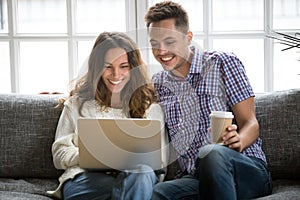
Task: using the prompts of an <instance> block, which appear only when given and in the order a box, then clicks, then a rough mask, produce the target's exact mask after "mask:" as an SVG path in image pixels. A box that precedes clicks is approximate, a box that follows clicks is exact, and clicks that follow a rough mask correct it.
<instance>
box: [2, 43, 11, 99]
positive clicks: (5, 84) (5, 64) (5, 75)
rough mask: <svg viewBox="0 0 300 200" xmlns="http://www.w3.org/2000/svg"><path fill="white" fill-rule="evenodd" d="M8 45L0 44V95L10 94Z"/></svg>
mask: <svg viewBox="0 0 300 200" xmlns="http://www.w3.org/2000/svg"><path fill="white" fill-rule="evenodd" d="M9 66H10V63H9V44H8V42H0V93H10V92H11V84H10V67H9Z"/></svg>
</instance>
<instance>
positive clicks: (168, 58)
mask: <svg viewBox="0 0 300 200" xmlns="http://www.w3.org/2000/svg"><path fill="white" fill-rule="evenodd" d="M161 59H162V61H170V60H171V59H172V56H170V57H163V58H161Z"/></svg>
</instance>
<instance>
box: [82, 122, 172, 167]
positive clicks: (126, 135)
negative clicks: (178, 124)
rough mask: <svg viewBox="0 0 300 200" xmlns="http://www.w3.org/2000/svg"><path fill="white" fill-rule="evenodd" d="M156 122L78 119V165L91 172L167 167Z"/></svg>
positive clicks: (165, 142)
mask: <svg viewBox="0 0 300 200" xmlns="http://www.w3.org/2000/svg"><path fill="white" fill-rule="evenodd" d="M162 128H163V127H162V126H161V123H160V121H159V120H150V119H136V118H127V119H95V118H80V119H78V147H79V165H80V167H81V168H84V169H91V170H110V169H114V170H120V171H123V170H126V169H127V170H128V169H132V168H134V166H135V165H138V164H146V165H149V166H151V167H152V169H154V170H159V169H162V168H164V167H166V166H167V164H168V160H167V159H168V153H169V152H168V146H169V143H168V137H167V136H166V135H165V134H166V133H165V134H162V133H163V131H161V130H162Z"/></svg>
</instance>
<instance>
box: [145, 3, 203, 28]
mask: <svg viewBox="0 0 300 200" xmlns="http://www.w3.org/2000/svg"><path fill="white" fill-rule="evenodd" d="M158 2H162V0H149V1H148V7H151V6H153V5H154V4H156V3H158ZM176 2H177V3H179V4H180V5H182V7H183V8H184V9H185V10H186V11H187V13H188V16H189V22H190V30H191V31H193V32H194V33H196V32H203V0H178V1H176Z"/></svg>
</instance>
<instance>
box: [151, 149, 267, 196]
mask: <svg viewBox="0 0 300 200" xmlns="http://www.w3.org/2000/svg"><path fill="white" fill-rule="evenodd" d="M271 192H272V180H271V176H270V172H269V170H268V168H267V166H266V164H265V163H264V161H262V160H260V159H258V158H255V157H247V156H245V155H243V154H241V153H239V152H236V151H234V150H232V149H229V148H228V147H226V146H222V145H206V146H204V147H202V148H201V149H200V152H199V156H198V159H197V161H196V171H195V175H194V176H191V175H189V176H183V177H182V178H180V179H175V180H171V181H166V182H163V183H158V184H156V185H155V186H154V190H153V194H152V200H157V199H168V200H175V199H181V200H190V199H205V200H214V199H222V200H223V199H226V200H231V199H232V200H235V199H251V198H257V197H261V196H266V195H269V194H271Z"/></svg>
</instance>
